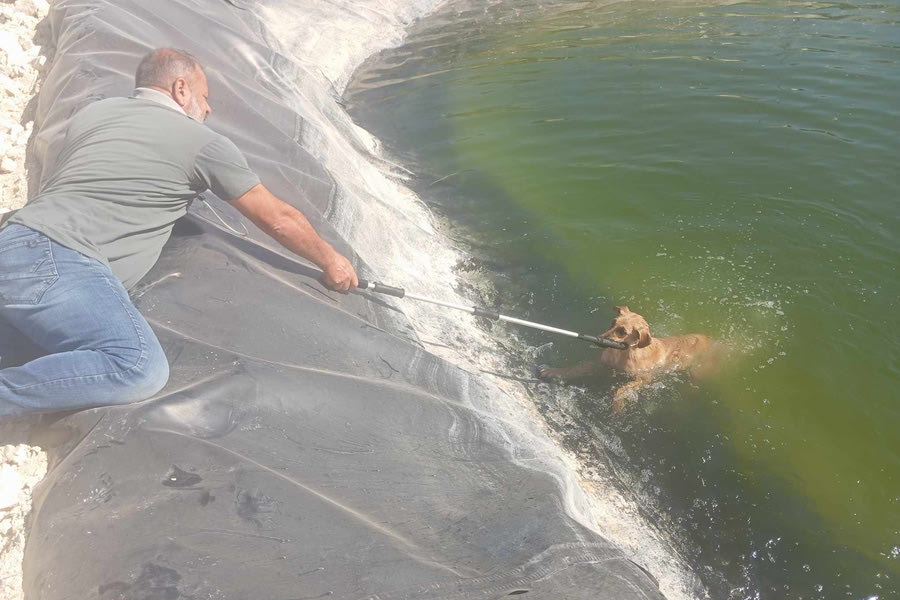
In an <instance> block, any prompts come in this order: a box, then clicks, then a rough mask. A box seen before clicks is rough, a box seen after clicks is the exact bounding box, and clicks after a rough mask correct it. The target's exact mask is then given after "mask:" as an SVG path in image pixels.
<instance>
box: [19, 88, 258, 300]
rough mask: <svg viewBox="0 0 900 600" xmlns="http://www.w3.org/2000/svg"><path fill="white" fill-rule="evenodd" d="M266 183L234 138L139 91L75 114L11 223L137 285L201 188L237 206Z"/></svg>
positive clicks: (160, 98)
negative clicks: (34, 191)
mask: <svg viewBox="0 0 900 600" xmlns="http://www.w3.org/2000/svg"><path fill="white" fill-rule="evenodd" d="M258 183H259V178H258V177H257V176H256V175H255V174H254V173H253V172H252V171H251V170H250V168H249V167H248V166H247V161H246V160H245V159H244V156H243V155H242V154H241V152H240V151H239V150H238V149H237V147H236V146H235V145H234V144H233V143H232V142H231V140H229V139H228V138H226V137H224V136H222V135H220V134H218V133H215V132H214V131H212V130H211V129H209V128H208V127H206V126H205V125H203V124H202V123H199V122H197V121H194V120H193V119H191V118H190V117H188V116H187V115H185V114H184V112H183V111H182V110H181V107H179V106H178V104H177V103H176V102H175V101H174V100H172V99H171V98H169V97H168V96H166V95H165V94H162V93H160V92H157V91H155V90H151V89H146V88H138V89H137V90H135V94H134V96H133V97H131V98H107V99H105V100H100V101H98V102H94V103H92V104H89V105H88V106H86V107H84V108H83V109H81V110H80V111H79V112H78V113H77V114H76V115H75V116H74V117H73V118H72V122H71V123H70V124H69V129H68V132H67V134H66V141H65V144H64V145H63V148H62V151H61V152H60V154H59V158H58V159H57V162H56V165H55V167H54V169H53V172H52V174H51V176H50V177H49V179H47V180H46V182H45V183H44V185H43V186H42V188H41V191H40V193H39V194H38V195H37V197H35V198H34V199H33V200H32V201H31V202H29V203H28V204H26V205H25V206H24V207H23V208H22V209H21V210H19V211H18V212H17V213H16V214H15V215H13V216H12V217H11V218H10V219H9V221H8V222H9V223H20V224H22V225H25V226H27V227H30V228H32V229H35V230H37V231H40V232H41V233H43V234H44V235H46V236H47V237H49V238H50V239H52V240H53V241H55V242H57V243H59V244H62V245H63V246H67V247H69V248H72V249H73V250H78V251H79V252H81V253H82V254H85V255H87V256H90V257H92V258H96V259H98V260H100V261H102V262H104V263H106V264H108V265H109V267H110V269H111V270H112V271H113V273H115V275H116V276H117V277H118V278H119V279H120V280H122V283H123V284H124V285H125V287H126V288H129V289H130V288H131V287H133V286H134V285H135V284H136V283H137V282H138V280H140V278H141V277H143V276H144V275H145V274H146V273H147V271H149V270H150V268H151V267H152V266H153V265H154V263H155V262H156V260H157V259H158V258H159V254H160V252H161V251H162V247H163V245H164V244H165V243H166V240H168V239H169V235H170V234H171V232H172V226H173V224H174V223H175V220H176V219H178V218H179V217H181V216H183V215H184V214H185V213H186V212H187V207H188V204H189V203H190V202H191V200H193V199H194V198H195V197H196V196H197V195H198V194H199V193H200V192H203V191H204V190H207V189H210V190H212V191H213V192H214V193H215V194H216V195H217V196H219V197H220V198H222V199H224V200H227V201H229V202H230V201H232V200H235V199H237V198H239V197H240V196H242V195H243V194H244V193H245V192H246V191H247V190H249V189H250V188H252V187H253V186H255V185H256V184H258Z"/></svg>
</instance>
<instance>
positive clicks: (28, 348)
mask: <svg viewBox="0 0 900 600" xmlns="http://www.w3.org/2000/svg"><path fill="white" fill-rule="evenodd" d="M26 361H27V362H26ZM168 378H169V363H168V361H167V360H166V355H165V354H164V353H163V350H162V347H161V346H160V345H159V341H158V340H157V339H156V335H154V333H153V330H152V329H150V326H149V325H148V324H147V321H146V320H144V317H142V316H141V313H139V312H138V310H137V309H136V308H135V307H134V305H133V304H132V303H131V300H130V299H129V297H128V292H126V291H125V288H124V287H123V286H122V284H121V282H120V281H119V280H118V278H116V276H115V275H113V273H112V271H110V270H109V267H107V266H106V265H104V264H103V263H101V262H100V261H98V260H95V259H93V258H89V257H87V256H85V255H84V254H81V253H80V252H76V251H74V250H71V249H69V248H66V247H65V246H61V245H59V244H57V243H56V242H54V241H52V240H50V239H48V238H47V237H46V236H44V235H43V234H41V233H38V232H36V231H34V230H32V229H29V228H28V227H24V226H22V225H17V224H12V225H8V226H7V227H6V228H4V229H0V417H3V416H13V415H23V414H26V413H36V412H51V411H59V410H74V409H81V408H90V407H94V406H106V405H110V404H125V403H128V402H136V401H138V400H144V399H146V398H149V397H150V396H152V395H153V394H155V393H156V392H158V391H159V390H160V389H162V387H163V386H164V385H165V383H166V381H167V380H168Z"/></svg>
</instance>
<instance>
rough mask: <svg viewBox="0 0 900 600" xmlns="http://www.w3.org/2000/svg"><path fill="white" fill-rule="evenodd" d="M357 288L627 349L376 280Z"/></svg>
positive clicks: (608, 346)
mask: <svg viewBox="0 0 900 600" xmlns="http://www.w3.org/2000/svg"><path fill="white" fill-rule="evenodd" d="M359 289H361V290H369V291H372V292H377V293H379V294H387V295H389V296H395V297H397V298H410V299H412V300H419V301H420V302H427V303H429V304H436V305H438V306H444V307H446V308H452V309H454V310H461V311H463V312H467V313H469V314H471V315H475V316H478V317H486V318H488V319H491V320H492V321H506V322H507V323H513V324H515V325H521V326H523V327H530V328H532V329H540V330H541V331H548V332H550V333H558V334H560V335H566V336H569V337H573V338H575V339H579V340H584V341H587V342H591V343H592V344H596V345H598V346H605V347H607V348H616V349H617V350H626V349H628V344H625V343H623V342H616V341H614V340H608V339H606V338H598V337H596V336H593V335H584V334H582V333H578V332H576V331H569V330H567V329H559V328H558V327H551V326H549V325H543V324H541V323H535V322H533V321H525V320H524V319H517V318H516V317H509V316H507V315H501V314H500V313H499V312H497V311H495V310H491V309H487V308H481V307H478V306H464V305H462V304H454V303H453V302H444V301H443V300H435V299H434V298H427V297H425V296H420V295H419V294H412V293H408V292H407V291H406V290H404V289H403V288H397V287H393V286H389V285H384V284H383V283H378V282H376V281H367V280H365V279H360V280H359Z"/></svg>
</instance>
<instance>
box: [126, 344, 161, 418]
mask: <svg viewBox="0 0 900 600" xmlns="http://www.w3.org/2000/svg"><path fill="white" fill-rule="evenodd" d="M147 346H148V347H145V348H144V349H143V350H144V352H142V358H141V360H139V361H138V362H137V364H133V365H131V366H129V368H127V369H124V370H123V371H122V372H121V373H120V375H119V377H118V379H119V381H120V383H121V384H122V387H123V388H124V389H123V390H122V394H121V396H120V397H119V398H117V400H118V401H117V404H128V403H130V402H139V401H141V400H146V399H148V398H150V397H151V396H153V395H154V394H156V393H157V392H159V391H160V390H162V389H163V387H165V385H166V382H167V381H168V380H169V361H168V359H167V358H166V355H165V353H164V352H163V349H162V347H160V345H159V342H157V341H156V340H155V339H154V340H151V343H149V344H148V345H147Z"/></svg>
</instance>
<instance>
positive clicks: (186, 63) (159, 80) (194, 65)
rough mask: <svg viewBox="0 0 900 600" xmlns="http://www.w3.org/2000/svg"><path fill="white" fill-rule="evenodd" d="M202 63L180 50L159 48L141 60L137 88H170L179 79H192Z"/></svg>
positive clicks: (135, 80)
mask: <svg viewBox="0 0 900 600" xmlns="http://www.w3.org/2000/svg"><path fill="white" fill-rule="evenodd" d="M197 69H203V67H201V66H200V62H199V61H198V60H197V59H196V58H194V57H193V56H191V55H190V54H188V53H187V52H185V51H184V50H179V49H178V48H157V49H156V50H151V51H150V52H148V53H147V55H146V56H144V58H143V59H141V64H139V65H138V68H137V72H135V74H134V86H135V87H151V86H155V87H161V88H168V87H169V86H171V85H172V83H173V82H174V81H175V80H176V79H178V78H179V77H184V78H188V77H192V76H193V75H194V73H195V72H196V70H197Z"/></svg>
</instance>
